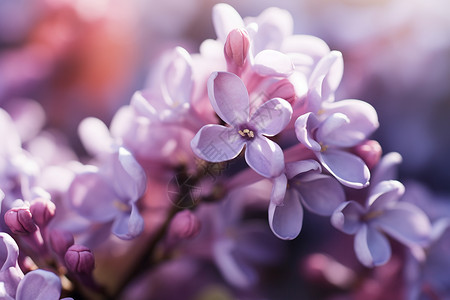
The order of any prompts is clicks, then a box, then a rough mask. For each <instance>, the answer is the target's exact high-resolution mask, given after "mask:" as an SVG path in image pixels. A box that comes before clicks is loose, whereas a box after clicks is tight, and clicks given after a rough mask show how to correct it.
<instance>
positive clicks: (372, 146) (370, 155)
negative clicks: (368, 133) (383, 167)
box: [353, 140, 383, 169]
mask: <svg viewBox="0 0 450 300" xmlns="http://www.w3.org/2000/svg"><path fill="white" fill-rule="evenodd" d="M353 152H354V153H355V154H356V155H358V156H359V157H361V159H362V160H363V161H364V162H365V163H366V165H367V167H368V168H369V169H372V168H373V167H375V166H376V165H377V164H378V162H379V161H380V158H381V154H382V152H383V150H382V148H381V146H380V144H379V143H378V142H377V141H375V140H367V141H365V142H364V143H362V144H359V145H357V146H355V147H354V148H353Z"/></svg>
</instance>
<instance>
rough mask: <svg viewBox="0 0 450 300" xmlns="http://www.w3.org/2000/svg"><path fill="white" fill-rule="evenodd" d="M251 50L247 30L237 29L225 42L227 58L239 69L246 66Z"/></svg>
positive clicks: (231, 32)
mask: <svg viewBox="0 0 450 300" xmlns="http://www.w3.org/2000/svg"><path fill="white" fill-rule="evenodd" d="M249 48H250V37H249V36H248V33H247V30H245V29H243V28H236V29H233V30H232V31H230V33H229V34H228V36H227V40H226V42H225V48H224V50H225V57H226V58H227V61H230V63H231V62H232V63H234V64H235V66H237V67H242V66H243V65H244V62H245V59H246V58H247V53H248V49H249Z"/></svg>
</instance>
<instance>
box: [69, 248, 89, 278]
mask: <svg viewBox="0 0 450 300" xmlns="http://www.w3.org/2000/svg"><path fill="white" fill-rule="evenodd" d="M64 260H65V262H66V266H67V269H69V271H71V272H73V273H75V274H79V275H89V274H91V273H92V271H93V270H94V267H95V260H94V255H93V254H92V252H91V250H90V249H89V248H87V247H85V246H83V245H72V246H70V247H69V249H67V252H66V255H65V256H64Z"/></svg>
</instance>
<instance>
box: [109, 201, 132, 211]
mask: <svg viewBox="0 0 450 300" xmlns="http://www.w3.org/2000/svg"><path fill="white" fill-rule="evenodd" d="M113 205H114V206H115V207H116V208H118V209H119V210H120V211H123V212H128V211H130V206H128V205H126V204H125V203H123V202H121V201H119V200H114V202H113Z"/></svg>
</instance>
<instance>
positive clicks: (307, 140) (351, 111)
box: [295, 100, 378, 188]
mask: <svg viewBox="0 0 450 300" xmlns="http://www.w3.org/2000/svg"><path fill="white" fill-rule="evenodd" d="M319 118H320V119H319ZM377 127H378V118H377V113H376V111H375V109H374V108H373V107H372V106H371V105H370V104H368V103H366V102H363V101H359V100H342V101H338V102H333V103H329V104H328V105H327V107H326V109H325V110H324V112H323V113H322V114H319V115H317V116H316V115H315V114H313V113H311V112H310V113H306V114H304V115H301V116H300V117H298V119H297V120H296V121H295V133H296V135H297V138H298V140H299V141H300V142H301V143H302V144H304V145H305V146H306V147H307V148H309V149H311V150H312V151H314V153H315V155H316V157H317V158H318V159H319V161H320V162H321V163H322V165H323V166H324V167H325V169H326V170H327V171H329V172H330V173H331V174H332V175H333V176H334V177H336V179H337V180H339V181H340V182H341V183H342V184H343V185H345V186H348V187H352V188H363V187H365V186H367V185H368V184H369V179H370V172H369V168H368V167H367V166H366V164H365V163H364V161H363V160H362V159H361V158H360V157H358V156H356V155H354V154H352V153H350V152H349V148H350V147H353V146H356V145H358V144H360V143H362V142H364V141H365V140H366V139H367V137H368V136H369V135H370V134H371V133H372V132H373V131H374V130H375V129H376V128H377Z"/></svg>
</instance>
